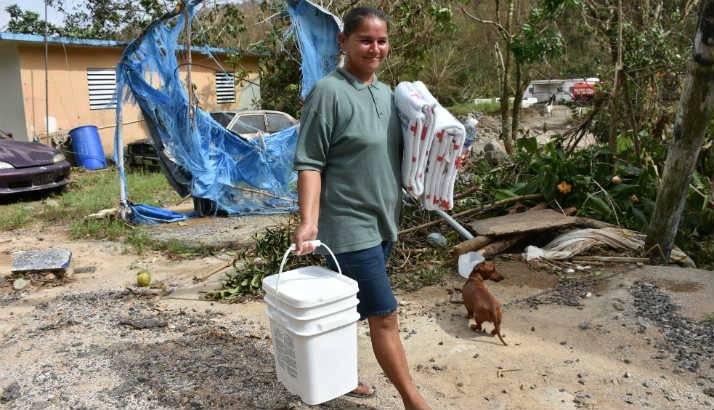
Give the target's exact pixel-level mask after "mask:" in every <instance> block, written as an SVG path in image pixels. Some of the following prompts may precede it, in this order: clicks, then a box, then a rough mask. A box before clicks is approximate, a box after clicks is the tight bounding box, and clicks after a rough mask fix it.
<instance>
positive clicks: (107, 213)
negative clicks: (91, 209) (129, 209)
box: [84, 208, 117, 220]
mask: <svg viewBox="0 0 714 410" xmlns="http://www.w3.org/2000/svg"><path fill="white" fill-rule="evenodd" d="M116 214H117V208H108V209H102V210H101V211H99V212H95V213H93V214H90V215H87V216H85V217H84V219H85V220H87V219H104V218H110V217H113V216H116Z"/></svg>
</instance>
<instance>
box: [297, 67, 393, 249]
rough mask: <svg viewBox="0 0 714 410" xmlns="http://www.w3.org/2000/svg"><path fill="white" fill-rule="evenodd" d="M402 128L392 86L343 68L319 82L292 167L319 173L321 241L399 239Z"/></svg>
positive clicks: (346, 245)
mask: <svg viewBox="0 0 714 410" xmlns="http://www.w3.org/2000/svg"><path fill="white" fill-rule="evenodd" d="M401 160H402V134H401V127H400V125H399V119H398V116H397V109H396V107H395V106H394V102H393V98H392V90H391V89H390V88H389V86H388V85H386V84H384V83H382V82H380V81H378V80H377V77H376V76H375V77H374V80H373V81H372V84H365V83H363V82H361V81H359V80H358V79H357V78H355V77H354V76H353V75H352V74H350V73H349V72H348V71H346V70H344V69H342V68H338V69H337V70H335V71H333V72H332V73H330V74H328V75H327V76H325V77H324V78H323V79H322V80H320V81H318V83H317V84H316V85H315V87H314V88H313V90H312V91H311V92H310V94H309V95H308V96H307V99H306V100H305V105H304V106H303V109H302V115H301V117H300V135H299V137H298V143H297V149H296V152H295V162H294V168H295V169H296V170H298V171H300V170H315V171H319V172H320V173H321V177H322V189H321V191H320V216H319V220H318V239H320V240H321V241H322V242H324V243H325V244H327V246H329V247H330V248H331V249H332V250H333V251H334V252H335V253H343V252H351V251H357V250H362V249H367V248H370V247H372V246H375V245H378V244H380V243H381V242H382V241H396V239H397V224H398V220H399V211H400V207H401Z"/></svg>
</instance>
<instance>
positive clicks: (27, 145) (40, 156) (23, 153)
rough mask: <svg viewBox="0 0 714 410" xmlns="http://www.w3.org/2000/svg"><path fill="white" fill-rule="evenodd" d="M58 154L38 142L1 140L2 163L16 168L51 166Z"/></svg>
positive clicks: (0, 156) (0, 159)
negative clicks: (53, 158)
mask: <svg viewBox="0 0 714 410" xmlns="http://www.w3.org/2000/svg"><path fill="white" fill-rule="evenodd" d="M56 153H57V151H56V150H55V149H54V148H51V147H48V146H47V145H42V144H38V143H36V142H23V141H15V140H10V139H0V161H2V162H7V163H8V164H10V165H12V166H13V167H15V168H26V167H36V166H40V165H51V164H52V157H54V155H55V154H56Z"/></svg>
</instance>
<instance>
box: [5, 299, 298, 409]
mask: <svg viewBox="0 0 714 410" xmlns="http://www.w3.org/2000/svg"><path fill="white" fill-rule="evenodd" d="M268 334H269V332H268V331H267V330H266V329H264V328H262V327H261V326H260V325H258V324H256V323H253V322H252V321H249V320H230V319H229V318H227V317H224V316H223V315H222V314H220V313H217V312H212V311H210V310H206V311H204V312H197V311H165V310H162V309H161V308H160V307H158V306H157V304H156V303H155V302H154V300H153V299H151V298H147V297H137V296H136V295H133V294H131V293H130V292H127V291H103V292H92V293H82V294H72V295H66V296H63V297H59V298H57V299H55V300H53V301H51V302H49V303H44V304H42V305H40V306H38V308H37V309H36V310H35V312H34V315H33V317H31V318H29V319H28V320H26V321H25V323H23V324H22V325H21V326H19V327H18V328H17V329H16V331H14V332H11V333H10V334H9V335H7V336H6V337H4V338H3V339H0V351H3V352H5V353H6V354H5V355H4V356H5V357H3V358H0V368H3V373H5V374H3V377H2V379H0V380H3V384H2V385H0V400H2V403H1V404H0V407H4V406H7V407H8V408H48V407H49V408H75V409H80V408H127V409H128V408H172V409H173V408H196V409H198V408H235V409H244V408H251V409H257V408H270V409H277V408H295V407H296V406H299V399H297V398H296V397H295V396H293V395H291V394H289V393H288V392H287V390H285V388H284V387H283V386H282V385H281V384H280V383H279V382H278V381H277V378H276V376H275V371H274V364H273V356H272V354H271V344H270V340H269V337H268ZM6 369H7V370H6Z"/></svg>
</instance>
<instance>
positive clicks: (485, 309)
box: [461, 262, 508, 346]
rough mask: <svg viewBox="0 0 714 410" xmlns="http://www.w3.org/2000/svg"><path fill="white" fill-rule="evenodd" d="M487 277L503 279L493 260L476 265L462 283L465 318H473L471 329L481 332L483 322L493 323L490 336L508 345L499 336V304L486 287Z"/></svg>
mask: <svg viewBox="0 0 714 410" xmlns="http://www.w3.org/2000/svg"><path fill="white" fill-rule="evenodd" d="M488 279H490V280H492V281H494V282H500V281H502V280H503V276H501V274H499V273H498V272H497V271H496V265H495V264H494V263H493V262H483V263H481V264H480V265H478V266H476V267H475V268H474V269H473V271H471V275H470V276H469V278H468V279H467V280H466V283H464V287H463V289H462V291H461V293H462V294H463V297H464V306H466V312H467V314H466V318H472V317H473V318H474V321H476V324H475V325H472V326H471V329H473V330H474V331H478V332H483V329H482V327H481V325H482V324H483V322H491V323H493V326H494V328H493V331H492V332H491V336H498V338H499V339H500V340H501V343H503V345H504V346H508V345H507V344H506V342H504V341H503V337H502V336H501V304H500V303H498V301H497V300H496V298H495V297H494V296H493V294H491V292H489V290H488V288H487V287H486V284H485V283H484V280H488Z"/></svg>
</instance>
